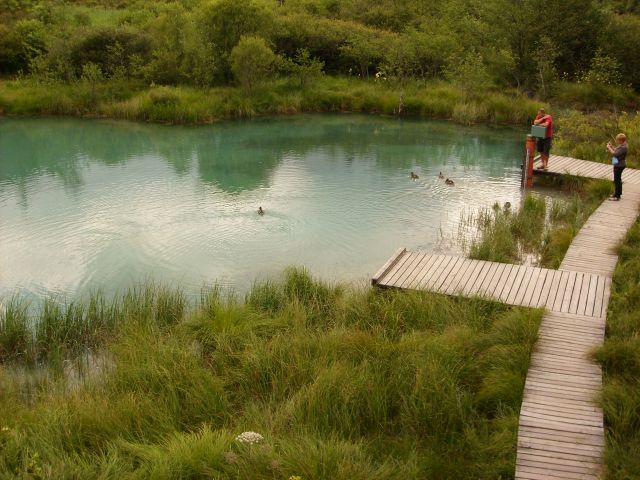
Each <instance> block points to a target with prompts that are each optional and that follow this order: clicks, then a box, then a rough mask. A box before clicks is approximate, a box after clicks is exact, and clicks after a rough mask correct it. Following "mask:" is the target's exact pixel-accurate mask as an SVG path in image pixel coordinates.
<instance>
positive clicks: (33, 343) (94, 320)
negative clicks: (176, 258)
mask: <svg viewBox="0 0 640 480" xmlns="http://www.w3.org/2000/svg"><path fill="white" fill-rule="evenodd" d="M186 309H187V300H186V297H185V295H184V293H183V292H182V291H181V290H179V289H170V288H167V287H165V286H162V285H156V284H153V283H147V284H143V285H139V286H136V287H133V288H131V289H130V290H128V291H127V292H126V293H125V294H124V295H122V297H121V298H117V297H116V298H113V299H109V300H108V299H106V298H105V296H104V294H103V293H102V292H94V293H91V294H90V295H89V297H88V298H87V299H86V300H74V301H71V302H66V301H64V300H61V299H58V298H47V299H45V300H44V301H43V302H42V303H40V304H39V305H38V306H36V307H32V306H31V305H30V304H29V303H28V302H27V301H26V300H22V299H19V298H12V299H10V300H9V301H8V302H7V303H6V304H4V305H3V306H2V308H1V309H0V362H2V363H7V362H8V363H18V364H22V365H35V364H39V363H42V362H52V361H54V360H55V361H57V362H58V363H61V362H63V361H64V360H71V359H73V358H75V357H78V356H80V355H82V354H86V353H88V352H90V351H95V350H98V349H99V348H100V347H101V346H102V345H104V344H105V342H107V341H108V340H109V339H110V338H112V337H113V336H114V335H116V334H117V333H118V331H119V329H120V328H122V326H123V325H128V324H135V325H156V326H158V327H161V328H167V327H169V326H171V325H175V324H177V323H179V322H180V321H181V320H182V319H183V317H184V315H185V313H186Z"/></svg>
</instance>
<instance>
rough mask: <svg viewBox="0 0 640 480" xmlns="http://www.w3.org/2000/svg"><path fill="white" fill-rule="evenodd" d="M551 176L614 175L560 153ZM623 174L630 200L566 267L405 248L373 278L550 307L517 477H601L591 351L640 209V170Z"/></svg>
mask: <svg viewBox="0 0 640 480" xmlns="http://www.w3.org/2000/svg"><path fill="white" fill-rule="evenodd" d="M537 166H540V165H539V164H538V165H537ZM547 173H555V174H570V175H576V176H582V177H590V178H606V179H610V178H611V176H612V170H611V166H609V165H604V164H601V163H595V162H588V161H585V160H578V159H574V158H569V157H561V156H557V155H552V156H551V158H550V159H549V170H548V172H547ZM622 178H623V182H624V187H623V195H622V199H621V200H620V201H619V202H608V201H605V202H603V203H602V205H600V207H598V209H597V210H596V211H595V212H594V213H593V214H592V215H591V217H589V219H588V220H587V222H586V223H585V224H584V226H583V227H582V229H581V230H580V232H578V235H576V237H575V238H574V240H573V242H572V243H571V246H570V247H569V249H568V250H567V253H566V254H565V257H564V260H563V262H562V264H561V265H560V268H559V269H558V270H551V269H547V268H537V267H529V266H522V265H512V264H504V263H496V262H485V261H481V260H471V259H468V258H463V257H457V256H451V255H433V254H429V253H427V252H409V251H407V250H405V249H403V248H402V249H398V250H397V251H396V252H395V253H394V255H393V256H392V257H391V258H390V259H389V260H388V261H387V262H386V263H385V264H384V265H383V266H382V268H381V269H380V270H379V271H378V272H377V273H376V274H375V275H374V277H373V278H372V283H373V284H374V285H377V286H380V287H392V288H407V289H412V290H426V291H432V292H438V293H443V294H447V295H461V296H479V297H483V298H487V299H491V300H495V301H500V302H503V303H507V304H510V305H519V306H525V307H544V308H545V314H544V316H543V317H542V322H541V323H540V329H539V331H538V341H537V343H536V346H535V349H534V352H533V354H532V357H531V366H530V368H529V371H528V372H527V379H526V383H525V387H524V397H523V400H522V406H521V409H520V420H519V427H518V449H517V458H516V475H515V478H516V479H522V480H534V479H536V480H537V479H554V480H555V479H558V480H559V479H563V480H565V479H598V478H601V475H602V462H603V453H604V421H603V414H602V410H601V409H600V407H598V405H597V404H596V403H595V397H596V396H597V394H598V392H599V391H600V390H601V388H602V371H601V369H600V366H599V365H597V364H595V363H594V362H592V361H591V360H590V358H589V352H590V351H591V350H592V349H593V348H595V347H597V346H599V345H601V344H602V343H603V341H604V333H605V325H606V317H607V305H608V303H609V295H610V286H611V276H612V275H613V271H614V269H615V266H616V263H617V261H618V257H617V254H616V247H617V245H618V244H619V243H620V241H621V240H622V239H623V238H624V236H625V234H626V232H627V230H628V229H629V228H630V227H631V226H632V225H633V223H634V222H635V220H636V218H637V217H638V211H639V209H640V170H633V169H629V168H627V169H626V170H625V171H624V173H623V177H622Z"/></svg>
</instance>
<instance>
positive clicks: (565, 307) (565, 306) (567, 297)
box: [560, 272, 578, 313]
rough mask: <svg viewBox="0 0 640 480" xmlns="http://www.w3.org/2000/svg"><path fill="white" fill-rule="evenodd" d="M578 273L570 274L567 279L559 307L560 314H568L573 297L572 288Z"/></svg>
mask: <svg viewBox="0 0 640 480" xmlns="http://www.w3.org/2000/svg"><path fill="white" fill-rule="evenodd" d="M577 275H578V272H570V274H569V278H568V279H567V288H566V289H565V291H564V293H563V295H562V305H561V306H560V311H561V312H567V313H570V312H569V307H570V306H571V299H572V297H573V287H574V286H575V283H576V276H577Z"/></svg>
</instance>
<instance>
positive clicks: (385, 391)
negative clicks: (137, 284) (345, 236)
mask: <svg viewBox="0 0 640 480" xmlns="http://www.w3.org/2000/svg"><path fill="white" fill-rule="evenodd" d="M92 302H93V303H92ZM92 304H93V305H94V306H93V307H91V305H92ZM80 305H82V306H80ZM5 310H10V311H12V312H16V311H18V312H23V311H26V309H25V307H24V305H23V304H21V303H20V301H18V300H13V301H12V302H10V303H8V304H7V306H6V307H5ZM79 312H81V313H82V314H80V313H79ZM89 312H93V313H91V314H89ZM3 315H4V316H3V317H2V318H3V322H2V323H0V326H1V327H2V331H1V332H0V334H1V335H2V337H0V338H2V339H3V349H4V350H3V351H4V352H14V351H19V350H21V349H22V348H23V344H24V341H25V340H23V339H21V338H22V337H21V336H20V335H14V336H11V335H10V331H18V332H30V334H31V336H29V335H26V337H27V338H28V339H31V340H27V343H29V342H31V344H32V347H31V348H32V349H35V351H39V350H38V348H41V347H40V344H39V343H38V342H37V341H35V340H34V339H35V338H38V337H37V334H36V332H38V331H48V330H47V328H45V327H44V326H40V325H41V324H43V325H51V324H52V320H53V319H54V318H57V319H58V320H60V321H62V326H61V327H60V328H59V329H58V330H56V331H55V332H56V333H55V334H54V333H53V332H49V334H48V336H47V337H46V338H48V342H49V343H48V345H47V351H60V352H64V356H65V358H64V360H63V363H64V364H68V363H69V361H71V360H72V359H73V358H77V357H78V356H81V353H75V352H78V351H79V350H78V349H77V348H76V346H77V347H80V346H82V348H91V349H92V351H94V352H96V353H98V354H100V356H101V357H102V358H103V359H104V362H103V363H102V365H103V366H102V368H100V369H94V370H90V371H89V373H87V374H85V375H84V376H83V377H82V380H81V381H79V382H75V383H72V382H70V381H69V377H68V375H64V374H62V375H61V374H59V373H56V371H58V370H57V368H58V367H57V366H56V365H57V364H56V363H55V362H54V364H50V363H49V362H48V361H47V358H48V357H46V356H44V357H43V356H40V357H37V358H42V359H44V360H41V361H40V363H39V364H38V365H35V366H31V367H30V366H28V365H26V366H25V364H26V359H25V358H23V357H21V356H20V355H9V354H8V353H5V355H4V356H3V357H2V364H1V365H0V388H1V389H2V392H3V395H2V396H0V427H2V430H1V431H0V445H1V446H2V448H1V449H0V476H19V477H29V478H38V477H42V478H53V477H55V478H72V477H75V478H87V477H89V478H95V477H105V478H106V477H117V478H122V477H126V478H149V477H151V478H167V477H172V478H173V477H176V478H178V477H179V478H195V477H207V476H210V477H215V478H221V479H224V478H229V479H230V478H257V479H260V478H265V479H267V478H268V479H272V478H289V477H291V476H296V475H297V476H299V477H301V478H304V479H310V478H320V479H321V478H325V479H330V478H331V479H363V480H364V479H372V478H374V479H375V478H378V479H389V478H434V479H439V478H442V479H444V478H512V477H513V472H514V463H515V439H516V434H517V417H518V412H519V407H520V402H521V397H522V390H523V386H524V379H525V374H526V371H527V369H528V364H529V356H530V352H531V349H532V347H533V343H534V341H535V338H536V332H537V328H538V323H539V320H540V317H541V312H540V311H536V310H524V309H514V308H509V307H506V306H504V305H499V304H495V303H488V302H484V301H481V300H465V299H452V298H448V297H443V296H438V295H431V294H419V293H415V292H414V293H407V292H400V291H397V292H394V291H380V290H376V289H362V290H359V289H353V288H351V287H346V286H340V285H337V286H336V285H328V284H325V283H323V282H320V281H317V280H315V279H313V278H311V277H310V276H309V274H308V273H306V272H305V271H304V270H300V269H289V270H287V271H286V272H285V275H284V278H283V280H282V281H280V282H268V283H262V284H256V285H254V287H253V288H252V289H251V291H250V292H249V293H248V294H247V295H246V297H245V298H244V299H242V300H241V299H239V298H237V296H235V295H232V294H225V293H224V292H222V291H221V290H220V289H218V288H211V289H206V290H203V293H202V297H201V299H200V301H199V302H198V304H197V305H195V306H191V307H187V306H185V303H184V300H183V297H182V295H181V293H180V292H173V291H171V290H167V289H161V288H160V287H157V286H147V287H144V288H139V289H137V290H135V291H131V292H129V293H127V294H125V295H123V296H122V297H120V298H119V299H116V300H114V301H113V302H106V301H103V300H102V297H98V298H95V297H94V298H92V299H90V300H89V301H88V303H84V304H75V305H71V306H70V305H67V306H64V305H60V304H56V307H53V306H48V307H46V308H45V307H43V309H42V310H41V311H40V312H39V314H38V315H37V318H35V319H32V320H31V321H33V322H35V323H34V324H28V323H27V320H26V318H23V317H26V315H23V314H21V315H22V317H20V318H23V319H22V320H20V321H14V320H12V322H13V323H8V322H7V321H6V320H5V319H7V318H9V316H8V315H7V314H6V313H4V314H3ZM14 316H15V315H14ZM66 318H69V319H71V320H65V319H66ZM80 318H81V319H83V320H82V321H80V320H78V319H80ZM89 319H90V320H89ZM21 322H22V324H23V325H25V326H24V327H20V328H17V327H16V326H15V325H16V324H20V323H21ZM88 323H89V324H91V325H94V326H95V328H93V329H89V330H90V331H95V332H100V334H96V335H94V336H91V335H89V336H87V334H86V331H87V328H86V325H87V324H88ZM9 327H10V328H9ZM34 328H35V332H34ZM23 337H24V336H23ZM13 339H15V340H13ZM72 346H73V348H72ZM80 350H81V349H80ZM74 356H75V357H74ZM34 358H36V356H35V355H34ZM65 361H66V362H65ZM58 364H59V363H58ZM25 378H26V379H29V382H26V381H25ZM27 383H28V385H27ZM243 431H256V432H259V433H260V434H262V435H263V436H264V439H265V440H264V441H263V442H262V443H260V444H256V445H243V444H239V443H238V442H236V441H235V440H234V439H235V436H236V435H238V434H239V433H241V432H243Z"/></svg>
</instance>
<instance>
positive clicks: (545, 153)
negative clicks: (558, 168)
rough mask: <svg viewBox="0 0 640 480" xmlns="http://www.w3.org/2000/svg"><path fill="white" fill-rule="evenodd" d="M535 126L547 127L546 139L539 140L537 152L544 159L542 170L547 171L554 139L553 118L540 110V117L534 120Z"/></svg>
mask: <svg viewBox="0 0 640 480" xmlns="http://www.w3.org/2000/svg"><path fill="white" fill-rule="evenodd" d="M533 124H534V125H540V126H541V127H547V131H546V138H539V139H538V144H537V150H538V152H539V153H540V158H541V159H542V169H543V170H546V169H547V168H548V166H549V152H550V151H551V137H553V117H552V116H551V115H549V114H547V113H546V112H545V111H544V108H541V109H540V110H538V115H536V118H535V119H534V120H533Z"/></svg>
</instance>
